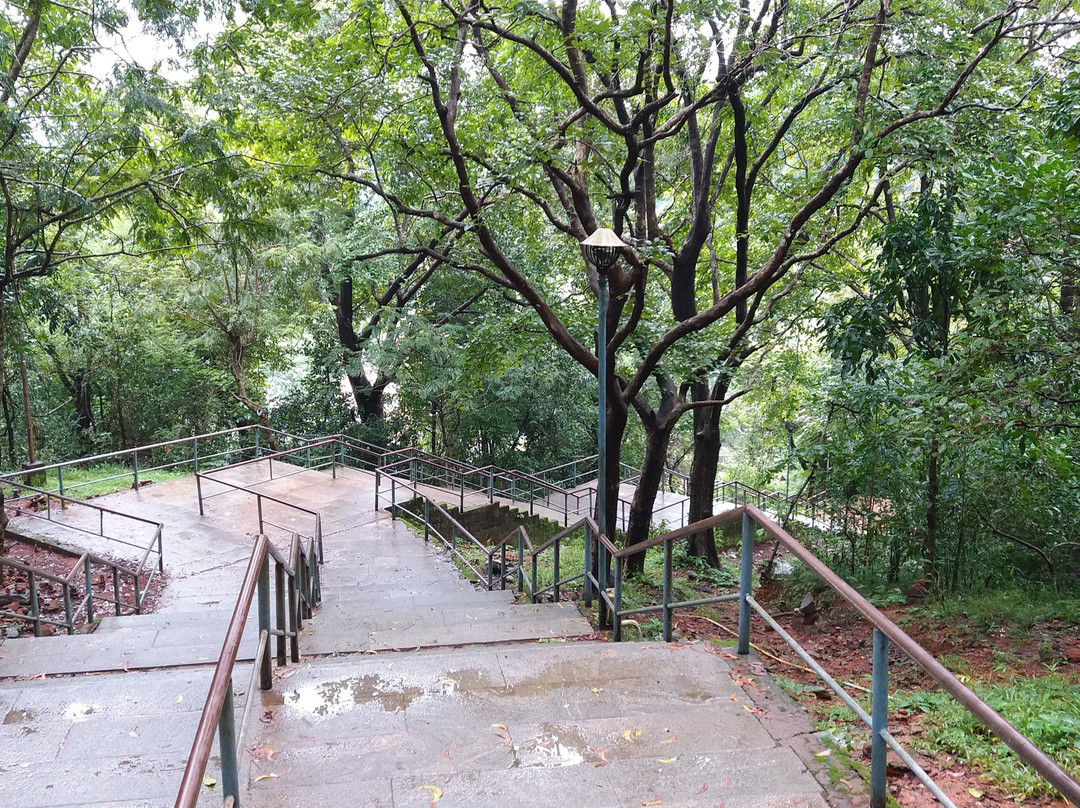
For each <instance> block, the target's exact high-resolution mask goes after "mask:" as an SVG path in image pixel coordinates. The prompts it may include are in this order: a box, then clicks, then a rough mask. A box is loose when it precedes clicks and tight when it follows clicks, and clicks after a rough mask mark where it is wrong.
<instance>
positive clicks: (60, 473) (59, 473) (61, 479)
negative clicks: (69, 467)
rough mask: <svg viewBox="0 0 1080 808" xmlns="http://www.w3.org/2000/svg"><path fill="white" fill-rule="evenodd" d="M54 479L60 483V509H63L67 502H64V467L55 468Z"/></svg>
mask: <svg viewBox="0 0 1080 808" xmlns="http://www.w3.org/2000/svg"><path fill="white" fill-rule="evenodd" d="M56 479H57V480H58V481H59V483H60V510H64V509H65V508H66V507H67V504H66V503H65V502H64V467H63V466H58V467H57V469H56Z"/></svg>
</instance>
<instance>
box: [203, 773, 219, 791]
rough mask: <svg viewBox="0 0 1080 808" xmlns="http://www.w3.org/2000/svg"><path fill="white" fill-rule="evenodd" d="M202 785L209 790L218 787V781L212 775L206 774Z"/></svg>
mask: <svg viewBox="0 0 1080 808" xmlns="http://www.w3.org/2000/svg"><path fill="white" fill-rule="evenodd" d="M202 784H203V785H204V786H206V787H207V788H213V787H214V786H216V785H217V780H215V779H214V776H213V775H211V774H204V775H203V776H202Z"/></svg>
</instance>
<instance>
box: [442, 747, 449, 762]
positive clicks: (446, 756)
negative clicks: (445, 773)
mask: <svg viewBox="0 0 1080 808" xmlns="http://www.w3.org/2000/svg"><path fill="white" fill-rule="evenodd" d="M442 756H443V757H444V758H446V759H447V760H449V759H450V750H449V749H444V750H443V752H442Z"/></svg>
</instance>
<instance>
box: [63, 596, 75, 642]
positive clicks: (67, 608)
mask: <svg viewBox="0 0 1080 808" xmlns="http://www.w3.org/2000/svg"><path fill="white" fill-rule="evenodd" d="M64 616H65V617H66V618H67V633H68V634H74V633H75V616H74V615H73V614H72V613H71V584H64Z"/></svg>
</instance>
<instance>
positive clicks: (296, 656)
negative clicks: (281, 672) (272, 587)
mask: <svg viewBox="0 0 1080 808" xmlns="http://www.w3.org/2000/svg"><path fill="white" fill-rule="evenodd" d="M294 539H295V541H296V544H295V547H296V548H297V551H298V552H297V553H296V554H295V555H296V558H295V560H294V561H293V577H292V578H290V579H289V634H290V636H289V657H290V658H291V659H292V661H293V662H299V661H300V621H299V619H298V618H299V616H300V615H299V610H300V605H299V603H297V587H298V586H299V585H300V577H301V571H300V553H299V549H300V539H299V538H298V537H295V536H294Z"/></svg>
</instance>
